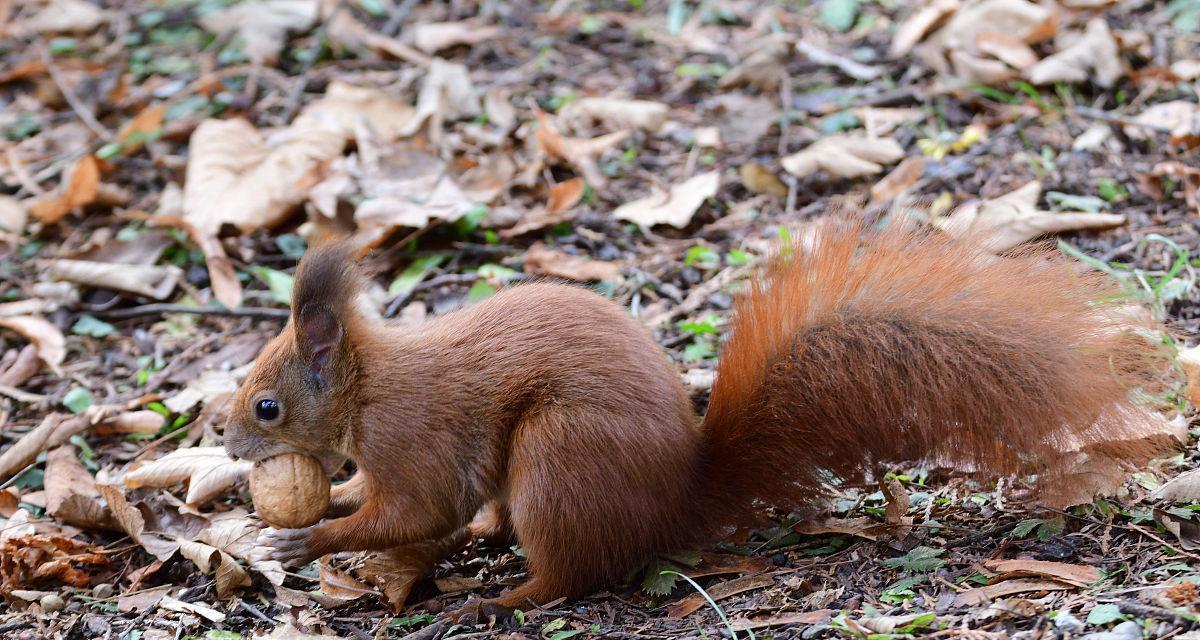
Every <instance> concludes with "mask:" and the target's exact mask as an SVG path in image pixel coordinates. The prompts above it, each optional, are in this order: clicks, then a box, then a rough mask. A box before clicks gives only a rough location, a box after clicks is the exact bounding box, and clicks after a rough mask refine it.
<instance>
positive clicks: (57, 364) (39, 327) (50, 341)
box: [0, 316, 67, 376]
mask: <svg viewBox="0 0 1200 640" xmlns="http://www.w3.org/2000/svg"><path fill="white" fill-rule="evenodd" d="M0 327H2V328H5V329H11V330H13V331H16V332H17V333H19V334H21V335H22V336H23V337H24V338H25V339H26V340H29V341H30V342H32V343H33V344H34V345H36V346H37V350H38V357H39V358H41V359H42V362H45V363H46V366H47V367H48V368H49V369H50V371H52V372H54V374H55V375H57V376H62V374H63V373H62V368H61V365H62V361H63V358H65V357H66V356H67V340H66V338H64V337H63V334H62V332H61V331H59V330H58V327H56V326H54V325H53V324H51V323H50V322H48V321H46V320H43V319H42V318H38V317H35V316H7V317H3V316H0Z"/></svg>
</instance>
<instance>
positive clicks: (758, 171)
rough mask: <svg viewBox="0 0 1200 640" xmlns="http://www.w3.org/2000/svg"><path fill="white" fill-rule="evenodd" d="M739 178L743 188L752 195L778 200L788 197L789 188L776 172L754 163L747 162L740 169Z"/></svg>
mask: <svg viewBox="0 0 1200 640" xmlns="http://www.w3.org/2000/svg"><path fill="white" fill-rule="evenodd" d="M738 177H739V178H740V179H741V181H742V186H744V187H746V189H747V190H748V191H750V192H751V193H761V194H765V195H769V196H775V197H776V198H786V197H787V196H788V191H789V189H788V186H787V185H786V184H784V182H783V180H780V179H779V176H777V175H775V172H774V171H771V170H770V169H768V168H766V167H764V166H762V165H761V164H757V163H754V162H747V163H746V164H744V165H742V166H740V167H738Z"/></svg>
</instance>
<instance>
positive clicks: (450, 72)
mask: <svg viewBox="0 0 1200 640" xmlns="http://www.w3.org/2000/svg"><path fill="white" fill-rule="evenodd" d="M482 111H483V103H482V99H481V97H480V95H479V91H478V90H477V89H476V88H475V83H474V82H472V81H471V73H470V72H469V71H468V70H467V68H466V67H465V66H463V65H461V64H457V63H454V62H447V61H445V60H443V59H441V58H434V59H433V61H432V63H430V65H429V71H428V72H426V74H425V78H424V80H422V81H421V91H420V93H418V94H417V107H416V111H415V112H414V113H413V115H412V117H411V118H410V119H409V120H408V122H406V123H405V125H404V127H402V128H401V130H400V133H401V135H405V136H411V135H413V134H415V133H416V132H417V131H419V130H420V129H421V127H422V126H424V125H426V124H427V123H428V127H427V131H428V132H429V139H430V141H431V142H433V143H434V144H435V145H436V144H438V143H439V142H440V140H441V136H442V125H443V123H445V122H448V121H450V120H456V119H458V118H470V117H474V116H477V115H479V114H480V113H482Z"/></svg>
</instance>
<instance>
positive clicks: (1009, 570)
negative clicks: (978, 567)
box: [983, 560, 1100, 587]
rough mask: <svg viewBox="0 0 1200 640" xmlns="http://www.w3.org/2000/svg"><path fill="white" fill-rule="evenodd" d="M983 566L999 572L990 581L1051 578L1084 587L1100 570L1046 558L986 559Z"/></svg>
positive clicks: (1097, 576) (1093, 580)
mask: <svg viewBox="0 0 1200 640" xmlns="http://www.w3.org/2000/svg"><path fill="white" fill-rule="evenodd" d="M983 566H985V567H987V568H988V569H991V570H992V571H996V572H999V573H1000V574H1002V575H1000V576H997V577H995V578H993V579H992V583H993V584H995V583H997V582H1002V581H1004V580H1011V579H1013V578H1029V577H1037V578H1052V579H1054V580H1059V581H1062V582H1066V583H1068V584H1072V585H1075V586H1077V587H1086V586H1088V585H1090V584H1092V583H1093V582H1096V581H1097V580H1099V579H1100V571H1099V570H1098V569H1096V568H1095V567H1089V566H1086V565H1079V564H1067V563H1065V562H1049V561H1046V560H986V561H984V563H983Z"/></svg>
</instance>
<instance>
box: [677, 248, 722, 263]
mask: <svg viewBox="0 0 1200 640" xmlns="http://www.w3.org/2000/svg"><path fill="white" fill-rule="evenodd" d="M683 263H684V264H686V265H687V266H689V267H700V268H701V269H716V268H717V267H719V266H721V255H720V254H719V253H717V252H716V251H713V250H712V249H710V248H708V247H706V246H704V245H699V244H698V245H696V246H694V247H692V248H691V249H688V250H687V253H686V254H684V256H683Z"/></svg>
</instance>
